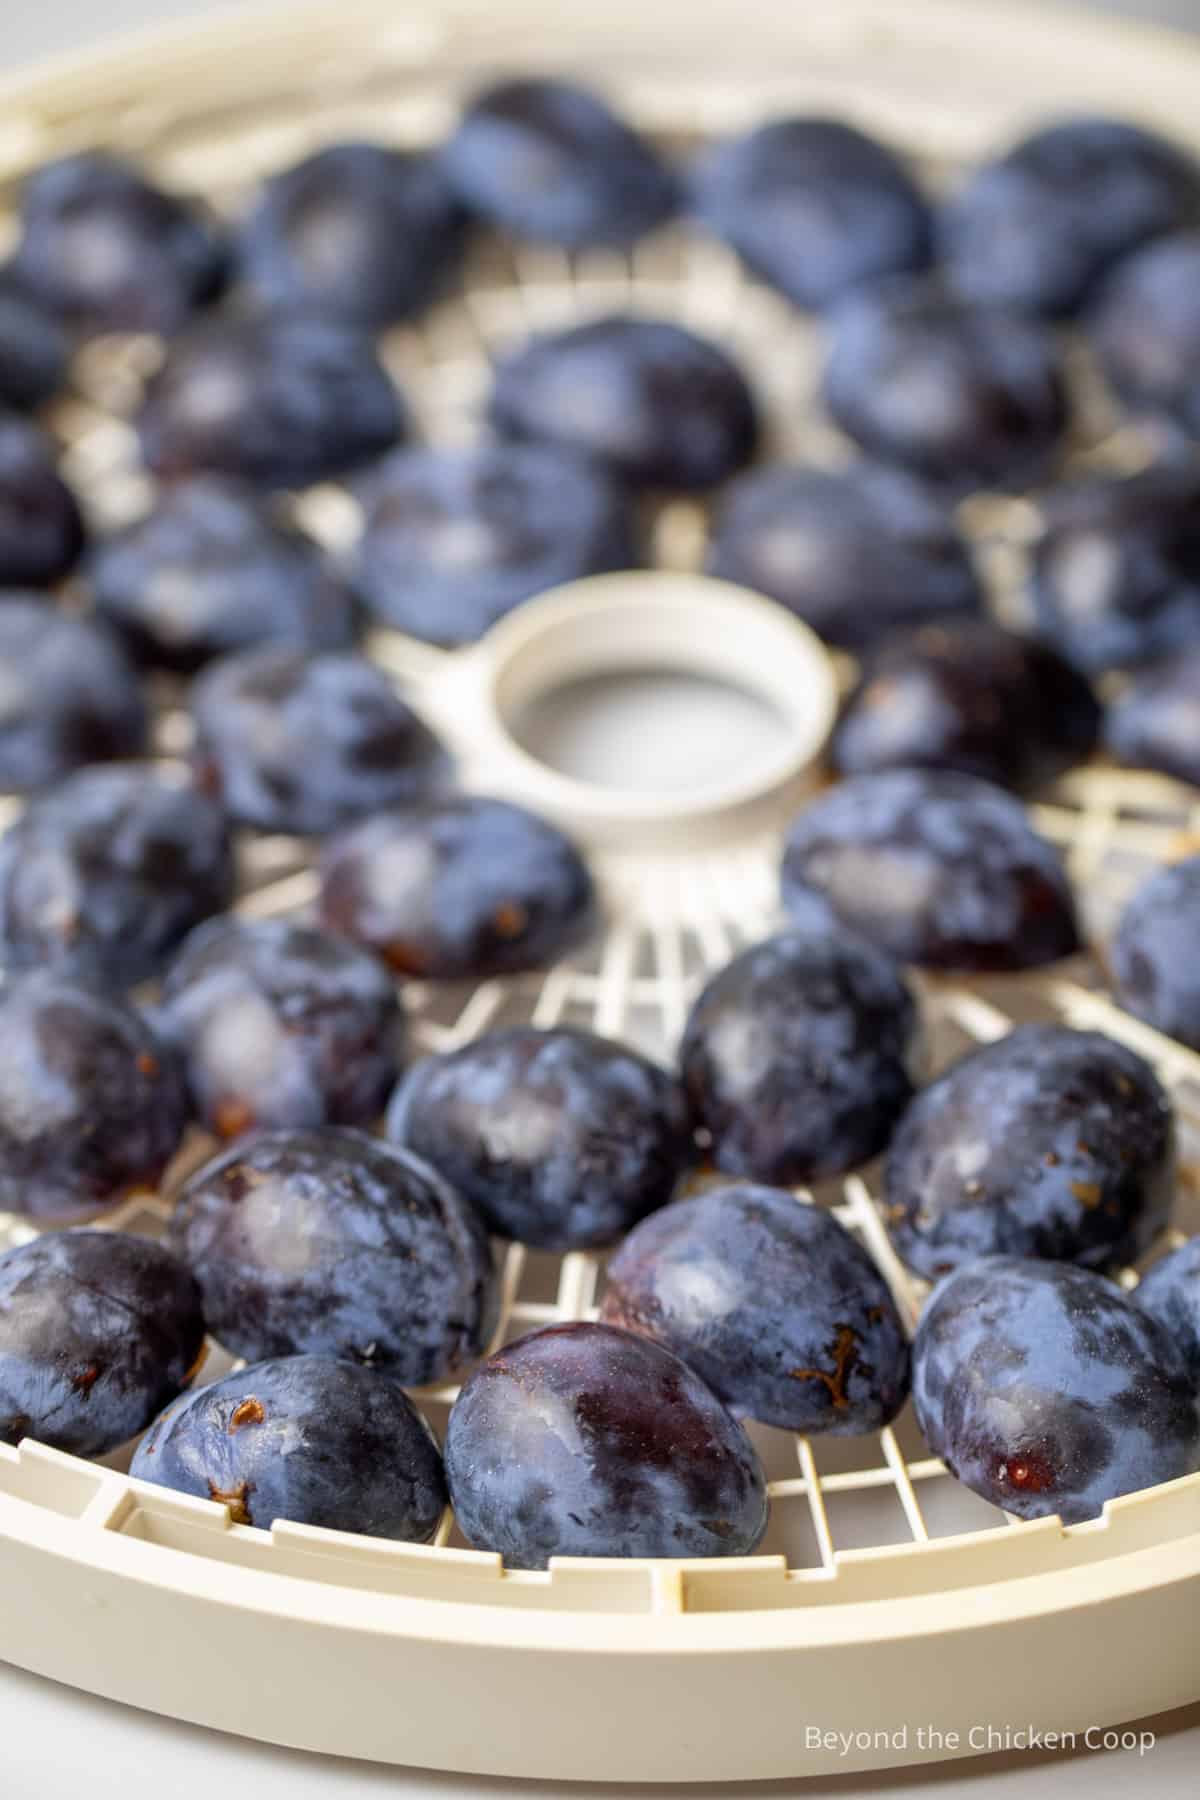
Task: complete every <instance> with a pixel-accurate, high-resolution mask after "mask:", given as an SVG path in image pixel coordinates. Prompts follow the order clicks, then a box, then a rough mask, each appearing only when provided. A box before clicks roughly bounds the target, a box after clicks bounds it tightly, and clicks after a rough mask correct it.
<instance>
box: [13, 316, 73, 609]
mask: <svg viewBox="0 0 1200 1800" xmlns="http://www.w3.org/2000/svg"><path fill="white" fill-rule="evenodd" d="M2 309H3V300H2V298H0V329H2V328H3V312H2ZM2 381H3V377H2V374H0V388H2ZM85 536H86V532H85V529H84V523H83V514H82V513H81V512H80V510H79V502H78V501H77V500H76V498H75V495H74V494H73V493H72V491H71V489H70V488H69V487H68V486H67V484H66V482H65V481H64V480H63V478H62V476H61V475H60V474H59V472H58V468H57V465H56V459H55V452H54V447H53V445H52V444H51V442H50V440H49V438H47V437H46V436H45V435H44V434H43V433H42V432H41V431H39V430H38V428H37V426H36V425H32V424H31V423H30V422H29V421H28V420H27V419H22V418H17V417H10V416H8V415H7V414H5V413H4V412H3V411H2V410H0V587H4V588H11V587H23V586H25V585H26V584H28V585H29V586H30V587H48V586H49V585H50V584H51V583H53V582H56V581H59V580H61V578H62V577H63V576H64V575H67V574H69V572H70V571H71V569H72V568H74V566H75V564H76V562H77V561H78V560H79V555H80V552H81V551H82V549H83V545H84V538H85Z"/></svg>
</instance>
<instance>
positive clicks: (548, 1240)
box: [387, 1026, 689, 1250]
mask: <svg viewBox="0 0 1200 1800" xmlns="http://www.w3.org/2000/svg"><path fill="white" fill-rule="evenodd" d="M387 1132H388V1136H389V1138H391V1139H392V1140H393V1141H394V1142H398V1143H402V1144H404V1145H406V1146H407V1147H408V1149H410V1150H412V1151H414V1152H415V1153H416V1154H417V1155H418V1156H421V1157H424V1158H425V1159H426V1160H427V1161H428V1162H430V1163H431V1164H432V1165H433V1166H434V1168H436V1169H437V1170H438V1171H439V1172H440V1173H441V1174H442V1175H443V1176H444V1177H445V1179H446V1180H447V1181H449V1182H450V1183H451V1185H452V1186H453V1187H454V1188H456V1189H457V1191H458V1192H459V1193H461V1194H462V1195H463V1197H464V1199H465V1200H467V1201H468V1202H470V1203H471V1204H472V1205H474V1206H475V1207H477V1208H478V1210H479V1212H480V1213H481V1214H482V1216H483V1218H484V1219H485V1220H486V1222H487V1225H488V1227H489V1229H490V1230H492V1231H494V1232H496V1233H498V1234H499V1235H501V1236H504V1237H508V1238H514V1239H516V1241H517V1242H518V1243H522V1244H531V1245H534V1246H536V1247H537V1248H538V1249H542V1250H584V1249H595V1248H598V1247H601V1246H603V1245H605V1244H610V1243H613V1242H614V1241H615V1239H616V1238H618V1237H619V1236H620V1235H621V1233H622V1232H624V1231H627V1230H628V1229H629V1227H630V1225H632V1224H633V1223H634V1221H635V1220H637V1219H640V1218H641V1217H643V1215H644V1214H645V1213H647V1212H650V1211H652V1210H653V1209H654V1208H655V1207H657V1206H662V1205H663V1204H664V1202H665V1201H667V1200H669V1199H670V1197H671V1194H672V1192H673V1190H674V1187H675V1184H676V1181H677V1180H678V1178H679V1176H680V1174H681V1173H682V1171H683V1169H684V1167H685V1166H686V1164H687V1161H688V1156H689V1137H688V1131H687V1122H686V1118H685V1114H684V1107H683V1102H682V1096H681V1094H680V1092H679V1088H678V1085H677V1083H676V1082H675V1080H674V1078H673V1077H672V1076H671V1075H669V1074H668V1072H667V1071H666V1070H665V1069H662V1068H660V1067H659V1066H658V1065H657V1064H656V1063H652V1062H650V1061H648V1060H647V1058H645V1057H643V1056H640V1055H639V1054H638V1053H637V1052H636V1051H635V1050H632V1049H630V1048H628V1047H627V1046H626V1045H624V1044H619V1043H616V1042H614V1041H612V1040H610V1039H608V1038H603V1037H598V1036H596V1035H595V1034H593V1033H591V1032H586V1031H576V1030H574V1029H568V1028H566V1027H562V1026H559V1027H555V1028H553V1029H551V1030H545V1031H543V1030H539V1029H538V1028H536V1027H534V1026H516V1027H513V1028H511V1029H509V1030H501V1031H493V1032H488V1033H485V1035H484V1036H483V1037H480V1038H476V1039H475V1041H474V1042H473V1043H470V1044H467V1045H465V1046H464V1047H463V1048H462V1049H460V1050H453V1051H450V1052H448V1053H447V1054H445V1055H442V1056H430V1057H427V1058H426V1059H425V1061H424V1062H421V1063H418V1064H417V1065H416V1067H415V1068H413V1069H412V1070H410V1072H409V1073H408V1075H407V1076H406V1077H405V1079H404V1080H403V1081H402V1082H401V1084H400V1086H399V1087H398V1088H397V1090H396V1093H395V1095H394V1097H393V1099H392V1103H391V1105H390V1107H389V1108H388V1116H387Z"/></svg>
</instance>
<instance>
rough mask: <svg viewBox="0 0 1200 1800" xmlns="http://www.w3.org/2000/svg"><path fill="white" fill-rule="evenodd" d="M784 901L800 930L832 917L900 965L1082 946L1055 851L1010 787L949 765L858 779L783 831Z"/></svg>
mask: <svg viewBox="0 0 1200 1800" xmlns="http://www.w3.org/2000/svg"><path fill="white" fill-rule="evenodd" d="M782 883H783V900H784V905H785V907H786V909H787V911H788V912H789V913H790V914H791V916H792V918H793V919H794V920H795V921H796V922H797V924H800V925H802V926H805V927H809V928H819V927H821V926H827V925H828V924H829V922H830V921H831V920H832V919H839V920H840V921H841V922H842V923H843V924H844V925H847V926H849V927H851V928H852V929H854V930H856V931H859V932H861V933H862V935H863V936H864V937H868V938H870V939H871V940H872V941H873V942H875V943H877V944H879V945H880V946H881V947H882V948H883V949H885V950H887V951H889V952H890V953H891V955H893V956H895V957H897V958H898V959H899V960H900V961H902V962H914V963H922V964H924V965H925V966H926V967H929V968H936V969H977V970H983V971H1011V970H1015V969H1027V968H1037V967H1040V966H1041V965H1043V964H1045V963H1050V962H1056V961H1058V960H1059V958H1061V957H1065V956H1071V955H1073V954H1074V953H1075V951H1076V950H1078V948H1079V928H1078V924H1077V922H1076V914H1075V902H1074V897H1073V895H1072V892H1071V887H1070V883H1069V882H1068V880H1067V877H1066V873H1065V871H1064V869H1063V866H1062V862H1061V860H1060V858H1059V856H1058V853H1057V851H1056V850H1055V849H1054V847H1053V846H1052V845H1051V844H1049V843H1047V842H1046V840H1045V839H1044V838H1041V837H1039V836H1038V835H1037V833H1036V832H1035V831H1034V830H1033V829H1032V827H1031V826H1030V824H1029V821H1028V819H1027V817H1026V815H1025V810H1024V808H1023V807H1022V806H1021V804H1020V802H1019V801H1018V800H1016V799H1015V798H1014V797H1013V795H1011V794H1009V793H1007V792H1006V791H1005V790H1004V789H1003V788H998V787H994V786H993V785H992V784H991V783H990V782H986V781H980V780H978V779H977V778H976V777H974V776H971V775H963V774H960V773H958V772H956V771H953V770H923V769H887V770H881V771H879V772H877V773H873V774H870V775H854V776H851V777H850V778H849V780H847V781H843V782H842V783H841V784H840V785H839V786H838V787H836V788H834V789H833V790H832V791H831V792H829V793H827V794H824V795H822V796H820V797H819V798H818V799H817V800H816V801H814V802H813V804H812V805H810V806H809V807H807V808H806V810H805V811H804V812H802V813H801V814H800V815H799V817H798V818H797V819H796V820H795V822H794V823H793V825H792V827H791V829H790V831H789V832H788V835H787V839H786V842H785V847H784V856H783V870H782Z"/></svg>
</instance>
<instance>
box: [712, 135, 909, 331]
mask: <svg viewBox="0 0 1200 1800" xmlns="http://www.w3.org/2000/svg"><path fill="white" fill-rule="evenodd" d="M693 193H694V199H695V204H696V210H697V212H698V214H699V216H700V218H701V220H702V221H703V222H704V224H706V225H707V226H708V227H709V229H710V230H712V231H714V232H715V233H716V234H717V236H718V237H721V238H724V240H725V242H726V243H727V244H730V245H731V246H732V247H733V249H734V250H736V251H737V253H738V255H739V256H740V257H741V258H742V260H743V261H744V262H745V263H746V265H747V267H748V268H750V269H752V270H753V271H754V273H755V274H756V275H758V276H760V277H761V279H762V280H764V281H767V282H769V283H770V284H771V286H772V287H776V288H778V289H779V291H780V292H781V293H783V294H786V295H787V297H788V299H789V300H791V301H793V302H794V303H795V305H797V306H802V307H807V308H810V309H812V310H815V311H820V310H821V309H822V308H824V307H827V306H831V305H833V304H834V303H835V302H836V301H838V300H841V299H844V298H845V296H846V295H847V294H849V293H851V292H853V291H854V290H855V289H856V288H860V287H864V286H867V285H868V284H869V283H871V282H874V281H878V280H880V279H881V278H882V277H886V276H889V275H905V274H911V273H915V272H916V271H918V270H921V269H924V268H926V267H927V266H928V264H929V260H930V252H931V247H932V246H931V238H932V217H931V213H930V208H929V205H928V202H927V201H926V200H925V198H924V196H923V195H922V194H921V192H920V190H919V189H918V187H917V184H916V182H915V181H914V180H913V178H912V176H911V175H910V174H909V172H908V170H907V169H906V168H905V167H904V165H903V163H902V162H901V161H900V159H899V158H898V157H897V156H894V155H893V154H892V152H891V151H890V150H889V149H887V148H886V146H885V145H883V144H881V143H878V142H877V141H876V140H875V139H874V138H870V137H868V136H867V135H866V134H865V132H861V131H857V130H856V129H855V128H854V126H852V125H846V124H844V123H842V122H841V121H840V120H836V119H820V118H785V119H773V120H771V121H770V122H769V123H768V124H766V125H759V126H757V127H756V128H755V129H754V130H753V131H749V132H747V133H746V134H745V135H744V136H742V137H737V138H732V139H730V140H728V141H727V142H726V143H723V144H719V145H718V146H717V148H716V149H715V150H712V151H710V152H709V154H708V155H707V156H706V157H705V158H704V159H703V160H702V162H701V164H700V167H699V169H698V170H697V172H696V177H695V180H694V184H693Z"/></svg>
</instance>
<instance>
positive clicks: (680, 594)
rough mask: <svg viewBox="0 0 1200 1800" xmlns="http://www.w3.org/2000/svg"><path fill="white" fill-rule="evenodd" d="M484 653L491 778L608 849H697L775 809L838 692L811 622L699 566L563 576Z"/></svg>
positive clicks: (787, 794) (808, 762)
mask: <svg viewBox="0 0 1200 1800" xmlns="http://www.w3.org/2000/svg"><path fill="white" fill-rule="evenodd" d="M486 654H487V686H486V704H487V705H488V707H489V708H490V711H491V713H492V720H491V723H492V726H493V732H494V736H495V739H496V744H497V748H498V761H499V767H498V769H497V777H498V779H499V780H500V781H501V782H502V783H503V785H504V787H505V789H506V790H507V791H509V792H513V793H515V794H517V795H518V796H519V797H520V798H521V799H523V800H525V801H526V802H527V803H529V804H531V805H534V806H536V807H538V808H539V809H540V810H542V811H544V812H547V813H550V814H552V815H553V816H555V817H556V818H559V819H561V820H562V821H563V822H564V823H566V824H567V825H569V826H570V827H571V828H572V829H574V830H576V831H577V832H580V833H581V834H582V835H584V836H588V837H591V838H592V839H594V840H598V841H603V842H607V843H612V844H622V843H625V844H630V845H635V844H636V845H637V846H639V847H643V846H644V847H649V846H650V845H652V844H661V845H663V846H666V845H668V844H670V845H672V846H677V845H680V844H682V843H688V842H692V843H696V844H700V843H702V842H704V841H706V840H709V839H711V838H712V837H713V835H727V834H728V833H730V832H732V831H735V830H738V829H754V828H758V827H759V826H766V825H767V824H769V823H770V822H771V819H772V817H773V816H774V815H778V816H782V814H783V812H784V811H785V810H786V807H787V805H788V803H789V802H790V801H791V800H793V799H794V798H795V797H797V795H798V794H799V792H800V790H801V789H802V788H803V786H804V784H805V781H806V779H807V777H808V776H809V774H810V772H811V768H812V764H813V762H814V759H815V758H816V757H817V756H818V755H819V753H820V750H821V747H822V745H823V744H824V742H825V738H826V736H827V734H828V731H829V728H830V724H831V722H832V718H833V710H834V705H835V699H836V688H835V681H834V676H833V670H832V667H831V665H830V662H829V659H828V657H827V655H826V653H825V651H824V649H823V648H822V646H821V644H820V643H819V641H818V640H817V639H816V638H815V637H814V635H813V634H812V632H811V631H809V630H808V628H807V626H805V625H803V624H801V623H800V621H799V620H797V619H795V618H793V617H792V615H791V614H790V613H788V612H786V611H785V610H784V609H783V608H782V607H779V606H776V605H775V604H774V603H773V602H771V601H769V600H764V599H762V598H760V597H759V596H758V595H756V594H752V593H749V592H747V591H745V590H743V589H741V588H737V587H734V586H733V585H731V584H730V583H727V582H721V581H710V580H708V579H707V578H706V577H704V576H698V575H682V574H673V573H665V572H661V571H652V570H637V571H631V572H628V573H622V574H618V575H604V576H598V577H594V578H592V579H590V580H587V581H580V582H574V583H572V584H571V585H569V586H567V587H562V588H558V589H556V590H555V591H554V592H553V593H551V594H547V595H544V596H543V597H542V598H541V599H539V600H536V601H533V602H532V603H531V604H529V605H527V606H524V607H522V608H521V609H520V610H519V611H518V612H516V613H514V614H513V615H511V617H510V618H508V619H506V620H505V621H504V622H503V623H502V624H501V625H500V626H499V627H497V629H496V630H495V631H493V632H492V633H491V634H490V637H489V640H488V644H487V652H486Z"/></svg>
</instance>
